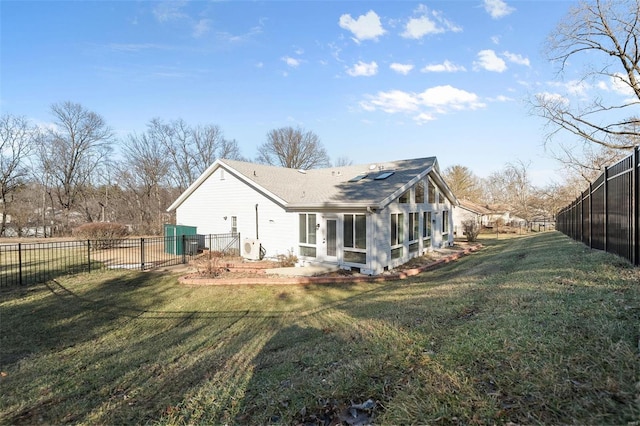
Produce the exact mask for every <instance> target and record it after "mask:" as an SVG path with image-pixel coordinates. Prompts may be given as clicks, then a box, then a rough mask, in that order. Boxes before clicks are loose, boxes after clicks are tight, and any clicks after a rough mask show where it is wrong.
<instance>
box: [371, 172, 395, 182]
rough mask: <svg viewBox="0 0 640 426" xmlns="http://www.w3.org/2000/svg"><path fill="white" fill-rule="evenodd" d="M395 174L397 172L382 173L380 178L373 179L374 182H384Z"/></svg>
mask: <svg viewBox="0 0 640 426" xmlns="http://www.w3.org/2000/svg"><path fill="white" fill-rule="evenodd" d="M394 173H395V172H392V171H388V172H382V173H380V174H379V175H378V176H376V177H374V178H373V179H374V180H384V179H386V178H388V177H389V176H391V175H392V174H394Z"/></svg>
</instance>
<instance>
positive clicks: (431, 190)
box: [427, 180, 436, 203]
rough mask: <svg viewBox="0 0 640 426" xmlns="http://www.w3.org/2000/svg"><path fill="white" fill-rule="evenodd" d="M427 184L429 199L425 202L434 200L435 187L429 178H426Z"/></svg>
mask: <svg viewBox="0 0 640 426" xmlns="http://www.w3.org/2000/svg"><path fill="white" fill-rule="evenodd" d="M427 185H428V188H429V199H428V200H427V203H435V202H436V187H435V186H434V185H433V182H431V180H427Z"/></svg>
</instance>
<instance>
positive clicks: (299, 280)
mask: <svg viewBox="0 0 640 426" xmlns="http://www.w3.org/2000/svg"><path fill="white" fill-rule="evenodd" d="M481 248H482V244H476V245H474V246H471V247H468V248H466V249H464V250H462V251H459V252H457V253H453V254H451V255H449V256H447V257H443V258H442V259H438V260H436V261H434V262H432V263H429V264H428V265H424V266H421V267H419V268H413V269H407V270H404V271H401V272H396V273H392V274H388V275H376V276H364V275H356V276H353V275H350V276H339V277H326V276H317V277H313V276H312V277H283V276H276V277H268V276H262V277H251V278H189V277H188V276H182V277H179V278H178V282H179V283H180V284H185V285H193V286H215V285H283V284H284V285H292V284H340V283H365V282H368V283H375V282H384V281H396V280H404V279H407V278H409V277H413V276H416V275H418V274H421V273H422V272H426V271H430V270H432V269H435V268H437V267H438V266H440V265H443V264H445V263H449V262H452V261H454V260H456V259H459V258H461V257H462V256H466V255H467V254H469V253H472V252H474V251H477V250H480V249H481Z"/></svg>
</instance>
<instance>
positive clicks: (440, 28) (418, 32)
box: [400, 5, 462, 40]
mask: <svg viewBox="0 0 640 426" xmlns="http://www.w3.org/2000/svg"><path fill="white" fill-rule="evenodd" d="M414 13H415V14H419V16H417V17H414V18H410V19H409V21H408V22H407V24H406V26H405V30H404V32H403V33H402V34H400V35H401V36H402V37H404V38H410V39H416V40H417V39H421V38H422V37H424V36H426V35H428V34H441V33H444V32H446V31H453V32H459V31H462V28H461V27H459V26H457V25H455V24H453V23H452V22H450V21H449V20H447V19H445V18H444V17H443V16H442V14H441V13H440V12H438V11H435V10H434V11H432V12H431V13H429V9H428V8H427V7H426V6H424V5H420V6H419V7H418V8H417V9H416V10H415V11H414ZM429 15H430V16H429Z"/></svg>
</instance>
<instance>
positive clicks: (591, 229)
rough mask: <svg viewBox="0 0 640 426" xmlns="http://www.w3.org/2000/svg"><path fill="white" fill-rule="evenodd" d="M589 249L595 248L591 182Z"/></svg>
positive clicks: (590, 184) (590, 188)
mask: <svg viewBox="0 0 640 426" xmlns="http://www.w3.org/2000/svg"><path fill="white" fill-rule="evenodd" d="M589 248H591V249H592V248H593V182H589Z"/></svg>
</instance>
